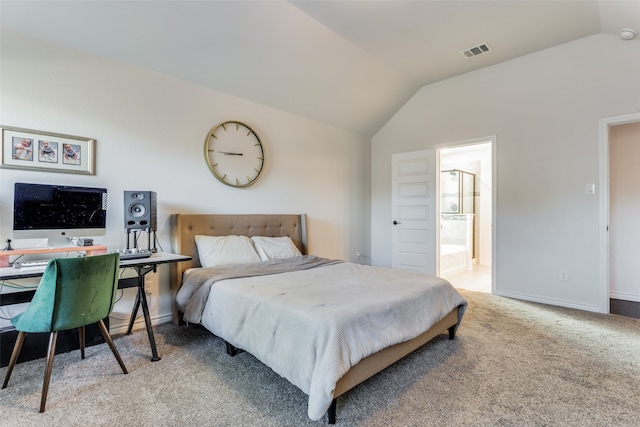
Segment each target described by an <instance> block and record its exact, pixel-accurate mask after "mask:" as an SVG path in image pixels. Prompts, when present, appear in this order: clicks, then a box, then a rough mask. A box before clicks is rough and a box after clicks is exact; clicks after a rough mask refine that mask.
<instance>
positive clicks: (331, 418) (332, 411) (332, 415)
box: [327, 398, 337, 424]
mask: <svg viewBox="0 0 640 427" xmlns="http://www.w3.org/2000/svg"><path fill="white" fill-rule="evenodd" d="M336 401H337V398H336V399H333V400H332V401H331V406H329V410H328V411H327V418H328V422H329V424H335V423H336Z"/></svg>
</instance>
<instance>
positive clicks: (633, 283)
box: [605, 117, 640, 318]
mask: <svg viewBox="0 0 640 427" xmlns="http://www.w3.org/2000/svg"><path fill="white" fill-rule="evenodd" d="M627 118H628V119H631V120H626V119H627ZM627 118H623V120H622V121H621V122H616V123H609V124H608V125H607V131H608V132H607V133H608V147H607V148H608V165H607V166H608V190H609V193H608V201H609V203H608V213H609V215H608V217H609V222H608V227H607V228H608V231H609V233H608V238H609V246H608V248H609V250H608V252H609V253H608V256H607V264H608V270H609V273H608V283H609V289H608V291H609V295H608V298H609V303H610V312H611V313H613V314H619V315H623V316H629V317H635V318H640V286H639V285H638V283H639V280H640V273H639V272H638V268H637V256H638V250H637V242H638V239H640V230H639V229H638V227H637V226H636V223H637V218H636V217H637V212H638V209H640V190H639V188H638V185H637V183H638V180H640V161H639V160H638V159H640V117H635V118H633V117H627ZM605 305H606V303H605Z"/></svg>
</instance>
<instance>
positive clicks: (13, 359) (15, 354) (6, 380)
mask: <svg viewBox="0 0 640 427" xmlns="http://www.w3.org/2000/svg"><path fill="white" fill-rule="evenodd" d="M26 336H27V333H26V332H18V337H17V338H16V343H15V345H14V346H13V353H11V359H9V366H8V367H7V372H6V374H5V375H4V382H3V383H2V388H7V385H8V384H9V378H11V372H13V367H14V366H16V362H17V361H18V356H19V355H20V350H22V344H23V343H24V337H26Z"/></svg>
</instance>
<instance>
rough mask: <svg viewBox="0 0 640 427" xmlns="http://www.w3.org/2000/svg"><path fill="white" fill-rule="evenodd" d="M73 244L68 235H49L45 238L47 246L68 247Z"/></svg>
mask: <svg viewBox="0 0 640 427" xmlns="http://www.w3.org/2000/svg"><path fill="white" fill-rule="evenodd" d="M70 246H73V243H72V242H71V238H69V237H64V236H60V237H49V238H48V239H47V248H68V247H70Z"/></svg>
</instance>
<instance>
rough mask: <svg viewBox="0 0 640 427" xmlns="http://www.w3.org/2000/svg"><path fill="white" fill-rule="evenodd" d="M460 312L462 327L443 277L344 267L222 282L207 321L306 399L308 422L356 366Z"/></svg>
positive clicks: (455, 296)
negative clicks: (336, 386) (307, 398)
mask: <svg viewBox="0 0 640 427" xmlns="http://www.w3.org/2000/svg"><path fill="white" fill-rule="evenodd" d="M186 281H187V280H186V279H185V282H186ZM184 292H188V290H186V289H185V291H184ZM181 293H182V294H179V298H178V299H179V300H182V301H185V300H186V298H187V297H186V296H185V295H184V293H183V290H181ZM458 306H460V307H461V309H460V310H459V321H458V324H459V322H460V320H461V318H462V314H463V313H464V310H465V308H466V300H465V299H464V298H463V297H462V296H461V295H460V294H459V293H458V292H457V291H456V290H455V289H454V288H453V287H452V286H451V285H450V284H449V283H448V282H447V281H445V280H443V279H439V278H436V277H432V276H426V275H423V274H419V273H413V272H408V271H400V270H391V269H386V268H376V267H370V266H363V265H359V264H352V263H339V264H333V265H328V266H322V267H317V268H313V269H309V270H304V271H296V272H288V273H280V274H273V275H265V276H256V277H245V278H237V279H229V280H221V281H218V282H216V283H215V284H214V285H213V286H212V287H211V288H210V292H209V297H208V300H207V302H206V305H205V308H204V310H203V312H202V317H201V323H202V325H203V326H205V327H206V328H207V329H209V330H210V331H211V332H212V333H213V334H215V335H217V336H219V337H221V338H223V339H225V340H226V341H228V342H229V343H231V344H232V345H234V346H236V347H238V348H241V349H244V350H246V351H247V352H249V353H251V354H253V355H254V356H255V357H256V358H258V359H259V360H260V361H262V362H263V363H264V364H266V365H267V366H269V367H270V368H271V369H273V370H274V371H275V372H277V373H278V374H280V375H281V376H283V377H285V378H286V379H287V380H289V381H290V382H291V383H293V384H294V385H296V386H297V387H299V388H300V389H301V390H302V391H304V392H305V393H306V394H308V395H309V404H308V415H309V418H311V419H312V420H318V419H320V418H322V417H323V415H324V414H325V413H326V412H327V410H328V408H329V406H330V404H331V401H332V399H333V391H334V388H335V385H336V383H337V381H338V380H339V379H340V378H341V377H342V376H343V375H344V374H345V373H346V372H347V371H348V370H349V369H350V367H351V366H353V365H355V364H356V363H358V362H359V361H360V360H361V359H363V358H364V357H367V356H369V355H371V354H373V353H375V352H377V351H379V350H382V349H384V348H386V347H389V346H391V345H394V344H397V343H400V342H404V341H407V340H410V339H412V338H415V337H416V336H418V335H420V334H421V333H422V332H424V331H426V330H427V329H429V328H430V327H431V326H433V325H434V324H435V323H437V322H438V321H440V320H442V319H443V318H444V317H445V316H446V315H447V314H448V313H449V312H450V311H451V310H452V309H454V308H455V307H458Z"/></svg>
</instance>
